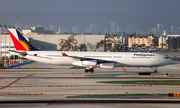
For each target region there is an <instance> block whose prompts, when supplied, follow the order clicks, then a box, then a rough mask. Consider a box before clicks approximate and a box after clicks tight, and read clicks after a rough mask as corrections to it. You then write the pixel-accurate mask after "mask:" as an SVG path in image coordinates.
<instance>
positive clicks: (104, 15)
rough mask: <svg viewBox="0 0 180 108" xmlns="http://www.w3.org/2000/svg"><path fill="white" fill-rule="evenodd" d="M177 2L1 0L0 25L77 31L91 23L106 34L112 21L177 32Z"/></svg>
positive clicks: (143, 0)
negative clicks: (75, 29) (158, 27)
mask: <svg viewBox="0 0 180 108" xmlns="http://www.w3.org/2000/svg"><path fill="white" fill-rule="evenodd" d="M179 4H180V0H171V1H170V0H38V1H37V0H15V1H12V0H1V3H0V24H4V25H10V26H14V25H16V26H18V27H20V28H21V29H26V28H27V29H29V28H30V27H32V26H42V27H45V28H46V29H50V26H51V25H53V28H54V30H55V31H57V30H58V28H59V27H60V28H61V29H64V30H67V31H68V32H72V27H73V26H74V27H78V30H79V33H84V32H85V31H88V30H89V29H90V28H91V26H92V27H96V29H97V30H96V32H103V30H106V32H108V33H109V32H111V30H110V29H111V28H110V23H111V22H116V27H122V29H123V30H128V27H129V26H130V27H131V26H132V28H133V29H135V30H137V31H138V30H139V32H143V31H146V30H147V28H156V27H157V24H158V23H162V24H164V29H165V30H166V31H167V32H171V31H170V26H173V27H174V28H175V29H177V30H176V32H177V33H180V22H179V19H180V15H179V11H180V7H179ZM135 30H132V31H135ZM90 31H92V30H90ZM104 32H105V31H104ZM176 32H174V33H176Z"/></svg>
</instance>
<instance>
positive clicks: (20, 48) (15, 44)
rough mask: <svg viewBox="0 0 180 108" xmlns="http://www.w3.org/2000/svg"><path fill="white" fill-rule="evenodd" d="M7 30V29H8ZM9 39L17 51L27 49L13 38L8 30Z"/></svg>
mask: <svg viewBox="0 0 180 108" xmlns="http://www.w3.org/2000/svg"><path fill="white" fill-rule="evenodd" d="M8 31H9V30H8ZM9 33H10V36H11V39H12V40H13V43H14V46H15V48H16V50H17V51H27V50H26V49H25V48H24V47H23V45H22V44H21V43H20V42H19V41H18V40H17V39H16V38H15V36H14V35H13V34H12V33H11V32H10V31H9Z"/></svg>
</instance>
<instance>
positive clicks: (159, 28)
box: [157, 23, 164, 35]
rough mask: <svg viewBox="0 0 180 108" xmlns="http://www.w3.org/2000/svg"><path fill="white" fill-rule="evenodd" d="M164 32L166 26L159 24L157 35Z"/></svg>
mask: <svg viewBox="0 0 180 108" xmlns="http://www.w3.org/2000/svg"><path fill="white" fill-rule="evenodd" d="M163 30H164V24H162V23H158V24H157V33H158V34H159V35H162V33H163Z"/></svg>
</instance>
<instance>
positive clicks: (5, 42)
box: [4, 25, 6, 66]
mask: <svg viewBox="0 0 180 108" xmlns="http://www.w3.org/2000/svg"><path fill="white" fill-rule="evenodd" d="M4 34H5V66H6V25H4Z"/></svg>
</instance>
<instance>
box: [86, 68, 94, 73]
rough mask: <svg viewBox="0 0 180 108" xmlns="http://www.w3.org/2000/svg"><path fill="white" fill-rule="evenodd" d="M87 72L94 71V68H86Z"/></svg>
mask: <svg viewBox="0 0 180 108" xmlns="http://www.w3.org/2000/svg"><path fill="white" fill-rule="evenodd" d="M85 72H86V73H88V72H91V73H93V72H94V69H93V68H86V69H85Z"/></svg>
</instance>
